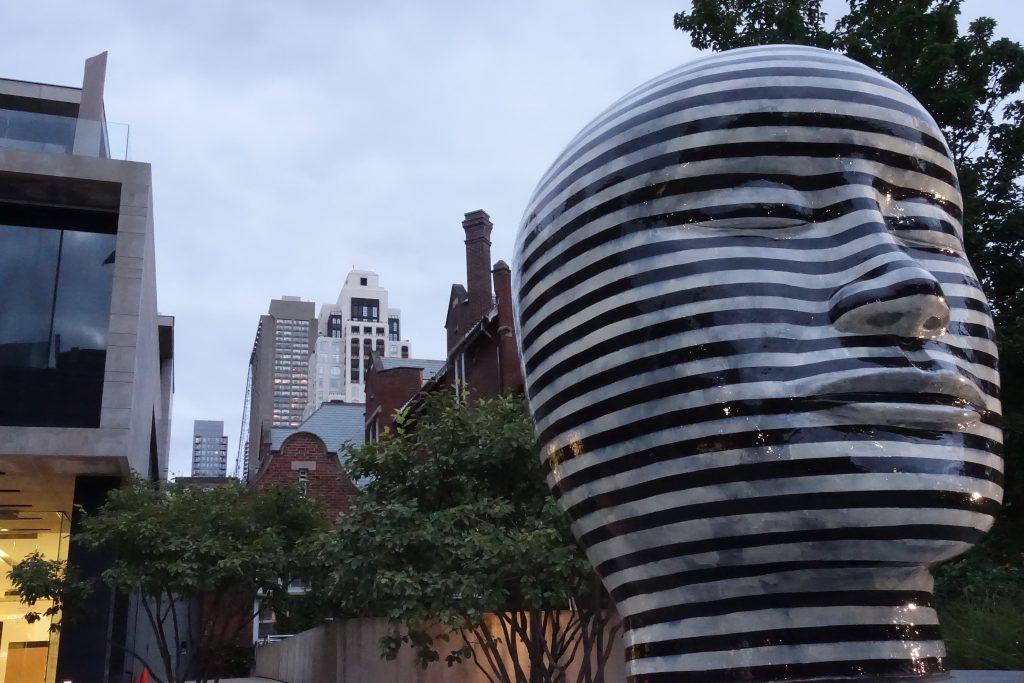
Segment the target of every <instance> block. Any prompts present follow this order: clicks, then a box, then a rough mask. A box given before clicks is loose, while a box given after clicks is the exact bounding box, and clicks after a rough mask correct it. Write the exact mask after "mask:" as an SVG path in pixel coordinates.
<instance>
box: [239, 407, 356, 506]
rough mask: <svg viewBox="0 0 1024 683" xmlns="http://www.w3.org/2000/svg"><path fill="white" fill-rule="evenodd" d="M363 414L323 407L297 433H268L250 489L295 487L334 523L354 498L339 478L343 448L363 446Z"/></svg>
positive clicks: (352, 486)
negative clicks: (264, 454) (319, 503)
mask: <svg viewBox="0 0 1024 683" xmlns="http://www.w3.org/2000/svg"><path fill="white" fill-rule="evenodd" d="M363 412H364V407H363V404H361V403H325V404H323V405H322V406H320V407H319V408H318V409H317V410H316V412H314V413H313V414H312V415H310V416H309V417H308V418H307V419H306V420H304V421H303V422H302V424H300V425H299V426H298V427H295V428H280V427H279V428H274V429H272V430H271V433H270V446H269V451H268V455H267V457H266V459H265V460H264V462H263V464H262V466H261V467H260V470H259V472H257V473H256V475H255V476H254V477H253V479H252V485H253V486H255V487H256V488H258V489H268V488H270V487H272V486H277V485H294V486H300V487H302V489H303V490H304V491H305V492H306V495H308V496H310V497H313V498H317V499H319V500H320V501H322V502H323V504H324V506H325V507H326V508H327V512H328V515H329V518H330V519H331V520H335V519H337V518H338V516H339V515H340V514H342V513H344V512H345V511H346V510H348V508H349V504H350V501H351V500H352V498H353V497H354V496H355V495H356V493H357V489H356V486H355V484H354V483H353V482H352V480H351V479H350V478H349V477H348V475H347V474H346V473H345V468H344V464H343V462H344V457H345V448H344V446H345V444H346V443H351V444H353V445H356V446H358V445H361V444H362V443H363Z"/></svg>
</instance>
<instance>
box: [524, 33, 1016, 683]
mask: <svg viewBox="0 0 1024 683" xmlns="http://www.w3.org/2000/svg"><path fill="white" fill-rule="evenodd" d="M961 217H962V206H961V199H960V194H959V189H958V185H957V180H956V173H955V169H954V167H953V164H952V162H951V161H950V159H949V155H948V152H947V150H946V145H945V142H944V140H943V138H942V134H941V132H940V131H939V130H938V129H937V127H936V125H935V124H934V122H933V121H932V119H931V117H930V116H929V115H928V114H927V113H926V112H925V111H924V110H923V109H922V108H921V107H920V105H919V104H918V103H917V102H916V101H915V100H914V99H913V98H912V97H911V96H910V95H909V94H907V93H906V92H905V91H903V90H902V89H901V88H900V87H899V86H897V85H895V84H893V83H892V82H890V81H888V80H887V79H885V78H884V77H882V76H880V75H879V74H877V73H875V72H873V71H871V70H870V69H867V68H866V67H864V66H862V65H860V64H857V63H855V62H852V61H850V60H848V59H846V58H844V57H841V56H839V55H836V54H833V53H829V52H824V51H821V50H816V49H813V48H802V47H793V46H769V47H764V48H751V49H744V50H736V51H732V52H726V53H721V54H718V55H714V56H711V57H708V58H705V59H702V60H700V61H698V62H695V63H693V64H691V65H687V66H684V67H681V68H680V69H677V70H675V71H673V72H670V73H668V74H665V75H664V76H662V77H659V78H658V79H655V80H654V81H651V82H650V83H648V84H646V85H644V86H641V87H640V88H637V89H636V90H634V91H633V92H632V93H630V94H629V95H627V96H626V97H624V98H623V99H622V100H620V101H619V102H618V103H616V104H615V105H613V106H612V107H610V108H609V109H608V110H607V111H606V112H605V113H603V114H602V115H601V116H600V117H598V118H597V119H596V120H595V121H594V122H592V123H591V124H590V125H588V126H587V127H586V128H584V130H583V131H582V132H581V133H580V134H579V135H577V137H576V138H575V139H574V140H573V141H572V142H571V143H570V144H569V146H568V148H567V149H566V151H565V152H564V153H563V154H562V155H561V157H559V159H558V160H557V161H556V162H555V164H554V165H553V166H552V167H551V169H550V170H549V171H548V172H547V174H545V176H544V178H543V179H542V180H541V182H540V184H539V185H538V188H537V190H536V192H535V194H534V197H533V199H532V200H531V203H530V205H529V208H528V209H527V212H526V217H525V219H524V222H523V226H522V228H521V231H520V234H519V238H518V241H517V246H516V259H515V266H514V268H513V272H514V278H515V283H514V289H515V293H516V301H515V305H516V311H517V316H518V322H519V335H520V342H521V347H522V350H523V362H524V365H525V368H526V374H527V377H526V384H527V392H528V395H529V399H530V404H531V408H532V410H533V413H534V418H535V421H536V426H537V433H538V435H539V437H540V439H541V441H542V443H543V444H544V449H545V452H544V454H543V457H544V459H545V461H546V463H547V464H548V466H549V468H550V472H551V473H550V477H549V480H550V483H551V486H552V490H553V492H554V494H555V496H556V497H557V498H558V499H559V502H560V504H561V505H562V506H563V508H564V509H565V510H566V511H567V513H568V514H569V516H570V518H571V519H572V521H573V530H574V533H576V535H577V536H578V537H579V539H580V540H581V542H582V543H583V545H584V547H586V548H587V553H588V556H589V557H590V559H591V561H592V562H593V563H594V566H595V567H596V568H597V570H598V572H599V573H600V574H601V576H602V578H603V579H604V582H605V585H606V586H607V588H608V589H609V591H610V592H611V594H612V596H613V598H614V599H615V601H616V603H617V605H618V608H619V611H620V613H621V614H622V615H623V616H624V617H625V619H626V626H627V631H626V640H627V651H626V655H627V660H628V662H629V668H630V680H631V681H633V682H634V683H637V682H641V681H690V680H692V681H731V680H763V681H771V680H799V679H812V678H847V677H849V678H865V677H866V678H872V677H875V676H912V677H920V676H928V675H932V674H936V673H939V672H941V671H943V670H944V665H943V661H942V660H943V657H944V648H943V645H942V641H941V636H940V634H939V630H938V625H937V618H936V614H935V611H934V609H933V607H932V603H931V586H932V580H931V577H930V575H929V573H928V570H927V566H928V565H930V564H932V563H935V562H939V561H942V560H945V559H948V558H950V557H954V556H955V555H957V554H959V553H961V552H963V551H964V550H966V549H967V548H969V547H970V546H971V544H973V543H976V542H977V541H978V540H979V539H980V538H981V536H982V534H983V533H984V532H985V531H986V530H987V529H988V528H989V526H991V524H992V521H993V515H994V514H995V512H996V509H997V508H998V505H999V502H1000V500H1001V497H1002V461H1001V458H1000V449H1001V440H1002V436H1001V432H1000V429H999V400H998V385H999V377H998V373H997V370H996V368H997V358H996V347H995V343H994V339H993V330H992V321H991V318H990V316H989V313H988V305H987V303H986V300H985V296H984V294H983V293H982V292H981V290H980V288H979V284H978V281H977V278H976V276H975V274H974V272H973V270H972V269H971V266H970V264H969V263H968V261H967V259H966V256H965V255H964V252H963V242H962V228H961V223H960V221H961Z"/></svg>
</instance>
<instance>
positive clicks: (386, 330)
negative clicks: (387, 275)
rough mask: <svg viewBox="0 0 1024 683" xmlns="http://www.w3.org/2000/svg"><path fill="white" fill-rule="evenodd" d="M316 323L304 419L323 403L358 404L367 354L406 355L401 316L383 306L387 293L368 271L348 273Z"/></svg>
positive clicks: (367, 364)
mask: <svg viewBox="0 0 1024 683" xmlns="http://www.w3.org/2000/svg"><path fill="white" fill-rule="evenodd" d="M318 325H319V338H318V339H317V340H316V347H315V350H314V354H313V357H312V358H311V360H310V364H309V367H310V382H311V385H310V391H309V407H308V408H307V410H306V414H307V415H309V414H310V413H312V412H313V411H314V410H316V409H317V408H318V407H319V406H320V404H322V403H324V402H325V401H332V400H340V401H345V402H346V403H364V402H365V400H366V397H365V392H364V390H363V382H364V381H365V378H366V373H367V371H368V370H369V368H370V364H371V356H370V353H371V352H376V353H377V355H378V356H380V357H382V358H385V357H386V358H408V357H409V356H410V344H409V340H408V339H402V312H401V311H400V310H399V309H397V308H388V290H386V289H384V288H383V287H381V286H380V276H379V275H377V273H375V272H373V271H372V270H355V269H353V270H352V271H351V272H349V274H348V275H347V276H346V277H345V284H344V286H342V288H341V292H340V293H339V294H338V300H337V301H336V302H335V303H333V304H324V305H323V306H321V307H320V318H319V320H318ZM314 382H315V383H314Z"/></svg>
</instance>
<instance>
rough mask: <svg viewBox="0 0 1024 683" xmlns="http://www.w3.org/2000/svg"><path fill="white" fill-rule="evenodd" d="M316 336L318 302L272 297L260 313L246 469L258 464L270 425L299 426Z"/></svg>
mask: <svg viewBox="0 0 1024 683" xmlns="http://www.w3.org/2000/svg"><path fill="white" fill-rule="evenodd" d="M316 336H317V320H316V306H315V304H314V303H313V302H312V301H302V300H301V299H300V298H299V297H297V296H283V297H281V298H280V299H273V300H272V301H271V302H270V308H269V310H268V312H267V315H263V316H260V322H259V325H258V327H257V328H256V341H255V342H254V343H253V349H252V355H251V356H250V357H249V372H250V373H251V377H250V382H251V386H250V399H249V415H248V425H249V428H248V435H249V441H248V443H247V445H246V454H247V468H246V469H247V471H248V472H257V471H258V470H259V465H260V458H261V457H262V451H263V450H264V449H263V448H262V446H263V445H264V444H265V443H269V439H270V429H271V428H272V427H298V426H299V424H300V423H301V422H302V412H303V410H304V409H305V407H306V403H307V402H308V400H309V393H308V391H309V356H310V354H311V353H312V350H313V348H314V344H315V342H316Z"/></svg>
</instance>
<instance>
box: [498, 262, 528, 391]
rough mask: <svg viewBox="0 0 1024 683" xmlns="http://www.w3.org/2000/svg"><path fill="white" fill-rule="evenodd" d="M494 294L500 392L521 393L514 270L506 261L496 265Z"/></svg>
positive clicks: (521, 377) (521, 380)
mask: <svg viewBox="0 0 1024 683" xmlns="http://www.w3.org/2000/svg"><path fill="white" fill-rule="evenodd" d="M491 272H492V274H493V276H494V294H495V296H497V298H498V339H497V340H496V341H497V343H498V363H499V364H500V366H501V367H499V368H498V376H499V378H500V380H501V386H500V387H499V391H500V392H501V393H503V394H504V393H505V392H508V391H521V390H522V388H523V373H522V366H521V363H520V360H519V346H518V344H517V343H516V329H515V316H514V315H513V313H512V270H511V269H510V268H509V267H508V264H507V263H505V262H504V261H498V262H497V263H495V264H494V270H493V271H491Z"/></svg>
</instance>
